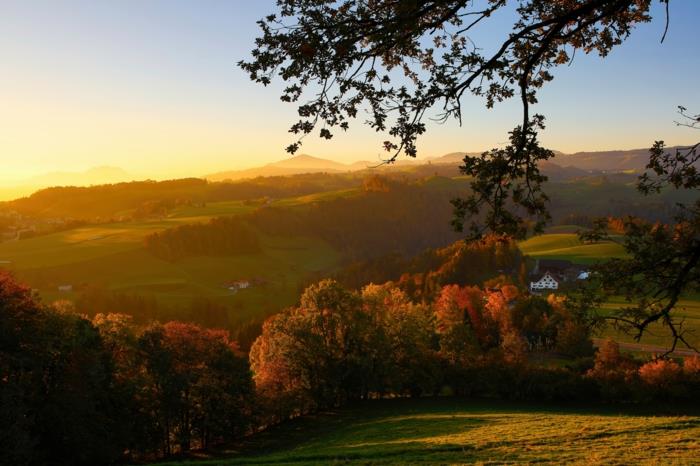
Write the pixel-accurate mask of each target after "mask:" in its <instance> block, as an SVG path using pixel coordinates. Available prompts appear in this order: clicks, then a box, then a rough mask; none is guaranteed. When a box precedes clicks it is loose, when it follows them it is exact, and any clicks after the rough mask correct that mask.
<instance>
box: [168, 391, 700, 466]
mask: <svg viewBox="0 0 700 466" xmlns="http://www.w3.org/2000/svg"><path fill="white" fill-rule="evenodd" d="M698 434H700V417H698V416H697V415H687V414H686V415H674V414H669V413H658V412H654V411H651V410H647V411H646V412H645V411H643V410H641V409H639V408H637V409H636V410H635V409H634V408H626V409H624V408H620V407H614V408H604V407H603V408H601V407H590V406H582V407H579V408H577V407H571V406H564V407H556V406H551V405H550V406H547V407H545V406H537V405H532V404H525V403H508V402H499V401H487V400H481V401H479V400H465V399H458V398H457V399H455V398H429V399H425V398H424V399H412V400H408V399H395V400H385V401H379V402H375V401H370V402H365V403H362V404H356V405H352V406H349V407H347V408H344V409H341V410H338V411H335V412H330V413H321V414H317V415H309V416H305V417H302V418H300V419H295V420H292V421H289V422H287V423H285V424H283V425H281V426H279V427H276V428H273V429H271V430H269V431H267V432H263V433H260V434H256V435H253V436H252V438H249V439H248V440H246V442H245V443H244V444H243V445H240V446H237V447H236V448H235V449H234V450H233V451H230V452H228V454H227V455H222V456H219V457H216V458H212V459H208V460H192V461H186V462H184V463H183V462H176V463H165V464H164V466H165V465H166V464H167V465H172V466H175V465H183V464H184V465H191V466H195V465H197V466H204V465H215V464H216V465H242V464H246V465H251V464H259V465H263V464H265V465H270V464H280V465H282V464H295V465H320V464H514V463H527V464H562V463H565V464H657V463H658V461H657V460H658V458H664V463H665V464H691V463H693V462H694V461H695V459H696V456H697V449H698V448H700V442H699V441H698Z"/></svg>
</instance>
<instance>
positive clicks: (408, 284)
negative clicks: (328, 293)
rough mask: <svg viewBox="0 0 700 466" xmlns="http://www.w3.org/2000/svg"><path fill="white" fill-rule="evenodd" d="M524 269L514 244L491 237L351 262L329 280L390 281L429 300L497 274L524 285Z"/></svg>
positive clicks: (354, 283) (353, 283)
mask: <svg viewBox="0 0 700 466" xmlns="http://www.w3.org/2000/svg"><path fill="white" fill-rule="evenodd" d="M526 270H527V267H526V263H525V257H524V256H523V255H522V253H521V252H520V249H519V248H518V246H517V243H516V242H515V241H512V240H509V239H507V238H502V237H496V236H491V237H487V238H485V239H484V240H483V241H479V242H466V241H456V242H454V243H452V244H451V245H449V246H445V247H443V248H428V249H426V250H424V251H422V252H421V253H419V254H417V255H415V256H406V255H403V254H401V253H399V252H394V253H390V254H386V255H381V256H378V257H376V258H371V259H364V260H356V261H352V262H350V263H349V264H347V265H344V266H343V267H342V268H341V269H340V270H338V271H336V272H334V273H332V274H331V277H332V278H333V279H334V280H336V281H338V282H339V283H341V284H342V285H343V286H345V287H347V288H349V289H360V288H362V287H364V286H365V285H368V284H370V283H385V282H388V281H392V282H395V283H396V284H397V286H398V287H399V288H401V290H403V291H404V292H406V293H407V294H408V295H409V296H410V297H411V298H413V299H417V300H428V301H430V300H432V299H433V298H434V296H435V293H436V292H439V290H440V288H441V287H442V286H443V285H446V284H457V285H478V284H481V283H484V282H485V281H487V280H489V279H491V278H492V277H497V276H499V275H505V276H508V277H509V278H510V279H511V280H513V281H515V282H518V283H519V282H524V279H525V278H526V277H525V274H526ZM316 278H317V281H318V279H320V277H316Z"/></svg>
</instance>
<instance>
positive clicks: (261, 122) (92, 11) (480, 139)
mask: <svg viewBox="0 0 700 466" xmlns="http://www.w3.org/2000/svg"><path fill="white" fill-rule="evenodd" d="M657 3H658V2H657ZM274 11H275V2H274V1H273V0H255V1H249V0H197V1H189V0H119V1H116V0H114V1H94V0H0V184H4V185H10V184H12V183H15V182H18V181H19V180H23V179H25V178H28V177H32V176H35V175H39V174H43V173H46V172H51V171H82V170H86V169H88V168H90V167H94V166H101V165H111V166H118V167H121V168H123V169H125V170H127V171H128V172H129V173H133V174H135V176H143V177H145V176H148V177H154V178H167V177H180V176H201V175H204V174H207V173H212V172H216V171H222V170H230V169H239V168H246V167H251V166H259V165H262V164H264V163H268V162H271V161H275V160H280V159H283V158H285V157H287V154H286V153H285V152H284V147H285V146H286V145H287V144H289V143H290V142H293V138H292V135H290V134H289V133H288V132H287V131H288V128H289V126H290V124H291V123H292V122H294V121H296V119H297V117H296V107H294V105H293V104H285V103H283V102H281V101H280V100H279V89H280V87H281V86H280V84H279V83H275V84H274V85H272V86H270V87H268V88H264V87H262V86H259V85H256V84H254V83H252V82H250V81H249V79H248V77H247V76H246V74H245V73H244V72H243V71H241V70H240V69H239V68H238V67H237V66H236V63H237V62H238V61H239V60H241V59H244V58H246V57H248V56H249V53H250V50H251V49H252V47H253V46H254V44H253V41H254V39H255V37H256V36H257V32H258V29H257V25H256V24H255V21H256V20H258V19H260V18H261V17H263V16H265V15H267V14H269V13H271V12H274ZM654 13H655V15H656V16H657V18H658V20H657V21H653V22H652V23H650V24H644V25H640V26H638V28H637V30H635V31H634V33H633V35H632V36H631V37H630V38H629V39H628V40H627V42H625V43H624V44H623V45H622V46H620V47H618V48H617V49H615V50H614V51H613V52H612V54H611V55H610V56H609V57H608V58H607V59H604V60H603V59H600V58H598V57H597V56H585V55H583V54H579V55H578V56H577V57H576V59H575V61H574V63H573V65H572V66H570V67H561V68H559V69H557V70H556V71H555V80H554V81H553V82H552V83H549V84H548V85H547V86H546V87H545V89H543V90H542V91H541V92H540V94H539V103H538V105H537V106H536V107H535V108H534V111H536V112H538V113H543V114H545V115H546V116H547V129H546V131H545V132H544V133H543V134H542V137H541V139H542V141H543V143H544V144H545V145H546V146H547V147H549V148H552V149H555V150H560V151H564V152H576V151H584V150H586V151H587V150H610V149H632V148H640V147H649V146H650V145H651V144H652V143H653V141H654V140H657V139H663V140H665V141H666V142H667V143H669V144H688V143H690V142H691V141H692V142H695V141H694V140H693V138H697V133H695V134H693V132H692V131H691V130H688V129H684V128H678V127H676V126H675V125H674V124H673V121H674V118H676V114H675V112H676V107H677V106H678V105H685V106H686V107H689V108H690V109H691V110H692V109H698V108H700V86H698V85H697V80H698V76H700V54H699V53H698V51H697V40H698V39H697V20H698V18H700V1H696V0H674V1H672V2H671V18H670V30H669V33H668V36H667V38H666V41H665V42H664V43H663V44H661V43H660V39H661V36H662V34H663V27H664V23H663V14H662V13H661V10H660V9H659V5H658V4H657V5H656V6H655V9H654ZM509 24H511V18H508V17H500V18H495V19H494V21H493V26H490V27H489V28H487V29H486V30H485V31H483V32H479V33H478V34H477V35H476V37H475V38H476V39H477V42H478V44H479V45H483V46H484V47H487V48H488V47H489V46H494V45H495V44H496V43H497V42H496V41H497V40H498V39H499V37H502V34H503V32H504V31H507V28H508V25H509ZM504 28H505V29H504ZM499 34H500V35H499ZM519 112H520V108H519V106H518V102H517V101H513V102H508V103H505V104H499V105H498V106H497V107H496V108H495V109H493V110H487V109H486V108H485V107H484V105H483V101H481V100H478V99H472V98H470V99H468V100H467V101H466V102H465V106H464V113H465V114H464V120H463V125H462V126H461V127H460V126H459V125H457V124H456V123H455V122H453V123H448V124H445V125H437V124H431V125H430V127H429V131H428V132H427V134H426V135H425V136H423V137H422V138H421V139H420V140H419V145H418V148H419V156H420V157H433V156H440V155H443V154H445V153H448V152H455V151H480V150H485V149H489V148H492V147H496V146H499V145H503V143H504V142H505V141H506V139H507V132H508V130H510V129H511V128H512V127H513V126H515V124H517V123H518V120H519V116H520V113H519ZM361 123H362V122H361V121H359V120H358V121H356V122H355V123H354V124H353V125H352V126H351V129H350V131H348V132H347V133H346V134H339V135H337V136H336V137H334V138H333V139H331V140H330V141H324V140H320V139H318V138H315V137H309V138H307V139H306V140H305V143H304V147H303V148H302V151H301V152H303V153H307V154H311V155H315V156H318V157H325V158H330V159H333V160H336V161H339V162H351V161H356V160H377V161H378V160H380V157H382V156H383V155H384V154H383V153H382V151H381V141H383V140H384V139H386V137H384V136H383V135H381V134H376V133H374V132H373V131H372V130H370V129H369V128H366V127H364V126H363V125H362V124H361Z"/></svg>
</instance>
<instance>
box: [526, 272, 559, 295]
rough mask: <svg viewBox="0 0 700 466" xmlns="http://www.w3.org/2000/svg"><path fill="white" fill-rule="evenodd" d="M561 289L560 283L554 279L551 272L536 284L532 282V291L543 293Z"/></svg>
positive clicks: (546, 273)
mask: <svg viewBox="0 0 700 466" xmlns="http://www.w3.org/2000/svg"><path fill="white" fill-rule="evenodd" d="M557 289H559V282H558V281H557V279H556V278H554V277H553V276H552V275H551V274H550V273H549V272H545V274H544V275H543V276H542V278H540V279H539V280H537V281H536V282H530V291H543V290H557Z"/></svg>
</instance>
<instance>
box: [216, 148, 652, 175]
mask: <svg viewBox="0 0 700 466" xmlns="http://www.w3.org/2000/svg"><path fill="white" fill-rule="evenodd" d="M480 153H481V152H452V153H449V154H445V155H443V156H441V157H433V158H428V159H407V158H404V159H401V160H400V161H398V162H397V163H396V164H394V165H392V167H394V166H399V167H407V166H417V165H426V164H431V165H459V164H460V163H461V162H462V159H463V158H464V156H465V155H467V154H468V155H478V154H480ZM555 154H556V155H555V156H554V158H553V159H551V160H549V161H546V162H543V163H542V164H541V166H542V167H543V169H544V170H545V171H546V172H547V173H548V175H549V176H552V177H554V178H558V179H562V178H573V177H576V176H585V175H588V174H591V173H593V172H598V173H620V172H628V173H630V172H633V173H640V172H642V171H643V170H644V167H645V166H646V164H647V162H648V161H649V149H633V150H624V151H622V150H614V151H599V152H577V153H575V154H564V153H561V152H555ZM377 165H378V163H377V162H369V161H360V162H355V163H352V164H344V163H340V162H336V161H333V160H328V159H323V158H320V157H313V156H311V155H306V154H303V155H297V156H294V157H290V158H288V159H284V160H280V161H278V162H272V163H268V164H266V165H263V166H261V167H255V168H249V169H247V170H231V171H224V172H219V173H213V174H210V175H205V176H204V178H206V179H208V180H210V181H225V180H231V181H234V180H240V179H245V178H255V177H258V176H284V175H297V174H301V173H312V172H327V173H343V172H354V171H360V170H365V169H368V168H371V167H375V166H377Z"/></svg>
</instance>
